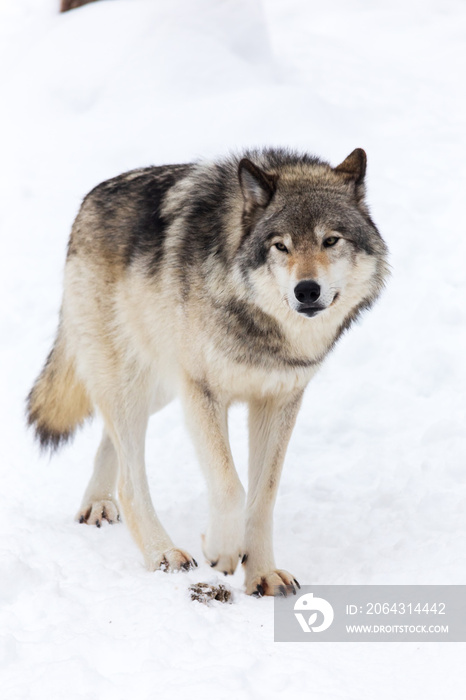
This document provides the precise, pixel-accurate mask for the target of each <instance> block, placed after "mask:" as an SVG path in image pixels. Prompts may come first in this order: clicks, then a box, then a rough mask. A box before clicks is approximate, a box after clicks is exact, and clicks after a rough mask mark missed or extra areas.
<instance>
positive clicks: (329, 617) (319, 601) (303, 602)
mask: <svg viewBox="0 0 466 700" xmlns="http://www.w3.org/2000/svg"><path fill="white" fill-rule="evenodd" d="M294 610H295V617H296V619H297V620H298V622H299V624H300V626H301V629H302V630H303V632H311V631H312V632H323V631H324V630H326V629H328V628H329V627H330V625H331V624H332V622H333V617H334V614H333V608H332V606H331V605H330V603H329V602H328V600H325V598H314V593H305V594H304V595H302V596H300V597H299V598H298V600H297V601H296V603H295V605H294ZM297 610H302V611H303V612H304V613H307V614H309V618H308V620H307V622H306V617H305V616H304V615H303V612H296V611H297ZM319 612H320V613H322V615H323V616H324V619H323V622H322V623H321V624H320V625H315V622H316V620H317V617H318V613H319Z"/></svg>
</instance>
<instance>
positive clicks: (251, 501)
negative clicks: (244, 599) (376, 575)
mask: <svg viewBox="0 0 466 700" xmlns="http://www.w3.org/2000/svg"><path fill="white" fill-rule="evenodd" d="M302 395H303V392H302V391H299V392H297V393H296V394H294V395H292V396H287V397H285V398H267V399H260V400H253V401H250V403H249V487H248V499H247V505H246V531H245V539H244V551H245V555H244V558H243V564H244V567H245V572H246V593H249V594H253V595H258V596H262V595H287V594H288V593H296V587H298V588H299V583H298V582H297V581H296V579H295V578H294V577H293V576H292V575H291V574H289V573H288V572H287V571H283V570H282V569H277V568H276V566H275V560H274V556H273V507H274V504H275V499H276V495H277V489H278V484H279V481H280V475H281V471H282V466H283V461H284V459H285V453H286V448H287V446H288V442H289V439H290V436H291V433H292V430H293V427H294V424H295V421H296V416H297V414H298V411H299V407H300V405H301V399H302Z"/></svg>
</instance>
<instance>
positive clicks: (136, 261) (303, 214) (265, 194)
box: [28, 149, 388, 594]
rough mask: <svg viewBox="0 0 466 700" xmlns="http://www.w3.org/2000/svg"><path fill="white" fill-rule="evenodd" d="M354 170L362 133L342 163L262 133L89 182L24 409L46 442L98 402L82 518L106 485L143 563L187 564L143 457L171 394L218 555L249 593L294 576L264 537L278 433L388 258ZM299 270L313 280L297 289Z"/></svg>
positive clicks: (110, 507)
mask: <svg viewBox="0 0 466 700" xmlns="http://www.w3.org/2000/svg"><path fill="white" fill-rule="evenodd" d="M365 171H366V156H365V153H364V151H362V149H356V150H355V151H353V153H352V154H350V156H348V158H346V160H345V161H343V162H342V163H341V164H340V165H339V166H337V168H332V167H331V166H330V165H329V164H328V163H326V162H324V161H322V160H320V159H319V158H316V157H314V156H309V155H306V154H298V153H295V152H292V151H287V150H283V149H265V150H257V151H246V152H244V153H241V154H238V155H235V156H230V157H228V158H225V159H222V160H218V161H216V162H211V163H204V162H201V163H196V164H185V165H169V166H161V167H153V168H143V169H140V170H135V171H131V172H129V173H125V174H123V175H120V176H119V177H116V178H113V179H112V180H109V181H107V182H104V183H102V184H101V185H99V186H98V187H96V188H95V189H94V190H92V192H90V193H89V194H88V195H87V197H86V198H85V200H84V202H83V204H82V207H81V209H80V211H79V214H78V216H77V218H76V220H75V222H74V225H73V229H72V233H71V237H70V242H69V247H68V257H67V263H66V270H65V291H64V297H63V304H62V310H61V323H60V327H59V332H58V336H57V341H56V344H55V346H54V349H53V350H52V352H51V354H50V356H49V358H48V360H47V363H46V366H45V367H44V369H43V371H42V373H41V375H40V376H39V378H38V380H37V382H36V384H35V385H34V387H33V388H32V390H31V393H30V395H29V398H28V417H29V422H30V423H31V424H32V425H34V427H35V429H36V433H37V436H38V438H39V440H40V442H41V444H42V445H45V446H50V447H51V448H53V447H57V446H59V445H60V444H61V443H62V442H63V441H65V440H66V439H67V438H68V437H70V436H71V435H72V434H73V431H74V429H75V428H76V427H77V426H78V425H79V424H80V423H81V422H82V421H83V420H85V419H86V418H87V417H89V416H90V415H92V413H93V410H94V409H95V408H97V409H99V410H100V412H101V413H102V415H103V418H104V422H105V432H104V437H103V439H102V443H101V446H100V448H99V451H98V453H97V456H96V462H95V468H94V474H93V477H92V479H91V482H90V484H89V487H88V489H87V490H86V494H85V496H84V499H83V503H82V506H81V509H80V511H79V512H78V519H79V520H80V522H89V523H94V524H98V525H99V526H100V524H101V521H102V518H107V519H108V520H112V521H116V520H117V519H118V516H119V507H118V503H117V498H116V490H117V488H118V495H119V501H120V505H121V508H122V510H123V515H124V516H125V520H126V522H127V523H128V526H129V528H130V530H131V532H132V534H133V536H134V538H135V540H136V542H137V543H138V545H139V546H140V548H141V550H142V552H143V554H144V558H145V561H146V564H147V566H148V568H149V569H154V568H159V567H162V568H166V569H167V570H168V569H176V568H181V569H185V568H189V567H190V566H194V565H195V560H194V559H193V558H192V557H191V556H190V555H189V554H188V553H187V552H185V551H184V550H181V549H177V548H176V547H175V546H174V545H173V543H172V541H171V540H170V538H169V536H168V535H167V533H166V532H165V530H164V529H163V527H162V525H161V523H160V522H159V521H158V519H157V516H156V514H155V511H154V509H153V506H152V503H151V500H150V496H149V493H148V490H147V482H146V479H145V471H144V470H145V467H144V435H145V430H146V425H147V420H148V417H149V414H150V413H151V412H153V411H155V410H159V409H160V408H161V407H163V406H164V405H165V404H166V403H168V402H169V401H170V400H171V399H172V398H173V397H174V396H175V395H176V394H178V395H180V396H181V399H182V402H183V405H184V408H185V413H186V420H187V423H188V427H189V428H190V429H191V432H192V435H193V440H194V443H195V445H196V448H197V451H198V455H199V460H200V462H201V465H202V467H203V469H204V472H205V474H206V477H207V483H208V488H209V502H210V508H211V515H210V521H209V525H208V528H207V532H206V535H205V537H204V540H203V549H204V553H205V556H206V558H207V559H208V561H209V562H210V563H211V564H212V565H213V566H215V567H216V568H218V569H219V570H222V571H228V572H230V571H234V569H235V567H236V564H237V562H238V560H239V557H242V559H243V565H244V567H245V571H246V590H247V592H248V593H258V592H259V593H260V592H262V593H266V594H274V593H277V592H282V591H283V590H285V591H286V592H293V591H294V590H295V588H294V583H293V582H295V579H293V577H292V576H291V575H290V574H288V573H287V572H286V571H283V570H281V569H276V568H275V564H274V561H273V552H272V535H271V518H272V508H273V502H274V500H275V495H276V490H277V487H278V482H279V477H280V472H281V468H282V464H283V460H284V456H285V451H286V446H287V443H288V440H289V437H290V435H291V431H292V428H293V425H294V421H295V419H296V415H297V412H298V410H299V405H300V402H301V398H302V394H303V391H304V388H305V387H306V385H307V383H308V382H309V380H310V379H311V378H312V376H313V375H314V373H315V372H316V370H317V369H318V367H319V365H320V364H321V362H322V361H323V360H324V358H325V356H326V355H327V353H328V352H329V351H330V350H331V348H332V347H333V346H334V345H335V343H336V342H337V340H338V338H339V337H340V336H341V334H342V333H343V332H344V331H345V330H347V329H348V328H349V327H350V326H351V324H352V323H353V321H354V320H355V319H356V318H357V317H358V316H359V315H360V313H361V312H362V311H363V310H364V309H367V308H369V307H370V306H371V305H372V304H373V303H374V301H375V300H376V298H377V297H378V295H379V294H380V292H381V289H382V287H383V285H384V282H385V279H386V277H387V274H388V265H387V248H386V246H385V243H384V242H383V240H382V238H381V236H380V234H379V232H378V230H377V228H376V226H375V224H374V222H373V221H372V218H371V216H370V214H369V211H368V207H367V204H366V203H365V189H364V177H365ZM298 283H299V284H300V288H302V285H303V284H304V285H306V284H312V289H313V290H314V296H313V297H312V298H310V297H308V301H302V298H304V297H303V295H301V296H299V295H298V293H297V287H296V285H297V284H298ZM315 290H317V291H315ZM314 297H316V298H315V299H314ZM309 299H310V300H309ZM235 401H244V402H247V403H248V405H249V412H250V479H249V482H250V492H249V495H248V502H247V506H246V515H245V514H244V490H243V487H242V485H241V484H240V482H239V479H238V476H237V474H236V471H235V469H234V465H233V463H232V458H231V451H230V448H229V444H228V430H227V412H228V408H229V406H230V405H231V404H232V403H233V402H235ZM295 583H296V582H295Z"/></svg>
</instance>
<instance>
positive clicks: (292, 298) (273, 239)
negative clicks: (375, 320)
mask: <svg viewBox="0 0 466 700" xmlns="http://www.w3.org/2000/svg"><path fill="white" fill-rule="evenodd" d="M365 172H366V154H365V152H364V151H363V150H362V149H361V148H357V149H356V150H354V151H353V152H352V153H351V154H350V155H349V156H348V157H347V158H346V159H345V160H344V161H343V162H342V163H341V164H340V165H338V166H337V167H336V168H332V167H331V166H330V165H328V164H327V163H325V162H323V161H320V160H319V159H317V158H311V157H309V156H304V157H299V156H294V155H293V154H283V153H282V154H279V155H277V152H269V153H267V152H262V153H257V154H256V157H255V158H254V154H251V157H246V158H242V159H241V160H240V162H239V164H238V179H239V184H240V188H241V193H242V197H243V211H242V238H241V241H240V243H239V247H238V251H237V260H238V264H239V269H240V270H241V274H242V275H243V279H244V280H245V282H246V284H247V285H248V286H249V287H250V288H251V287H252V288H254V292H255V299H256V300H258V301H259V303H260V305H261V306H262V308H263V309H264V310H265V311H266V312H268V313H273V315H277V313H274V309H277V310H280V309H281V310H282V311H283V309H284V308H286V310H287V312H290V311H291V312H292V313H293V314H299V315H301V316H302V317H308V318H314V317H316V316H319V315H322V314H326V313H329V312H330V313H332V312H333V311H330V310H335V311H337V310H339V311H340V312H341V315H342V317H343V318H345V317H347V318H350V317H355V316H356V315H357V313H359V311H360V310H361V309H362V308H365V307H368V306H370V305H371V303H372V302H373V301H374V300H375V298H376V297H377V296H378V293H379V292H380V290H381V287H382V286H383V281H384V277H385V276H386V274H387V263H386V255H387V248H386V246H385V243H384V241H383V240H382V238H381V236H380V234H379V232H378V230H377V228H376V226H375V224H374V223H373V221H372V219H371V217H370V215H369V211H368V209H367V206H366V204H365V199H364V198H365V187H364V178H365Z"/></svg>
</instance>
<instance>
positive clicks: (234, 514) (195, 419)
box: [183, 378, 245, 574]
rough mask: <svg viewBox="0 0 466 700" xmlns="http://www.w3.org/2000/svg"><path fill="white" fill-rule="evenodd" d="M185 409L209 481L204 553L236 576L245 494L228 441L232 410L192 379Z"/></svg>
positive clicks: (186, 384)
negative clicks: (229, 411)
mask: <svg viewBox="0 0 466 700" xmlns="http://www.w3.org/2000/svg"><path fill="white" fill-rule="evenodd" d="M183 405H184V409H185V414H186V422H187V425H188V428H189V429H190V432H191V435H192V438H193V442H194V445H195V448H196V452H197V455H198V459H199V462H200V464H201V467H202V470H203V472H204V475H205V477H206V480H207V489H208V497H209V523H208V526H207V531H206V533H205V535H203V538H202V548H203V552H204V555H205V557H206V559H207V561H208V563H209V564H210V566H212V567H213V568H215V569H218V570H219V571H222V572H223V573H224V574H232V573H234V571H235V569H236V567H237V565H238V562H239V558H240V557H241V556H242V554H243V533H244V500H245V494H244V489H243V486H242V485H241V482H240V480H239V477H238V474H237V472H236V469H235V466H234V464H233V458H232V455H231V450H230V445H229V441H228V423H227V411H228V406H227V404H226V403H224V402H222V400H221V398H220V397H217V396H216V395H214V393H213V392H212V390H211V389H210V387H209V386H208V385H207V384H206V383H203V382H199V381H195V380H193V379H191V378H186V379H185V382H184V391H183Z"/></svg>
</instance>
